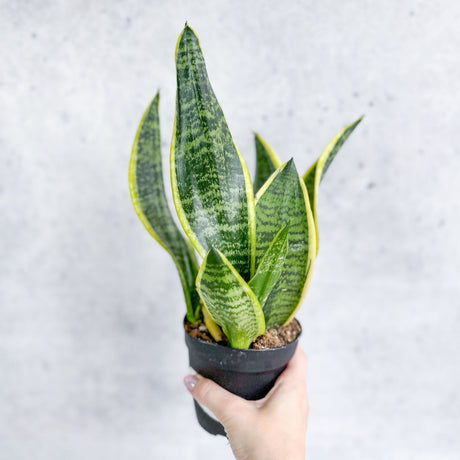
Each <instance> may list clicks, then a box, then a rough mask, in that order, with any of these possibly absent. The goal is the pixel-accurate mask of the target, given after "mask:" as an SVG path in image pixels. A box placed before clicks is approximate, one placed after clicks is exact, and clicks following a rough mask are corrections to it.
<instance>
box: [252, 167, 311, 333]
mask: <svg viewBox="0 0 460 460" xmlns="http://www.w3.org/2000/svg"><path fill="white" fill-rule="evenodd" d="M256 220H257V246H256V264H258V263H259V262H260V261H261V260H262V257H263V255H264V254H265V252H266V251H267V249H268V247H269V245H270V242H271V241H272V240H273V238H274V236H275V235H276V233H277V232H278V229H279V228H280V227H282V226H283V225H286V224H287V223H289V232H288V241H289V248H288V251H287V253H286V256H285V261H284V266H283V271H282V274H281V276H280V278H279V280H278V283H277V284H276V285H275V287H274V288H273V290H272V292H271V293H270V295H269V296H268V299H267V301H266V302H265V304H264V307H263V310H264V315H265V321H266V324H267V328H270V327H272V326H274V325H275V324H279V325H281V324H286V323H288V322H289V321H290V320H291V319H292V318H293V317H294V315H295V313H296V312H297V310H298V308H300V305H301V303H302V301H303V299H304V296H305V295H306V292H307V290H308V287H309V284H310V281H311V276H312V274H313V266H314V260H315V254H316V234H315V224H314V221H313V215H312V212H311V209H310V204H309V201H308V194H307V191H306V188H305V184H304V183H303V181H302V179H301V177H300V176H299V174H298V173H297V170H296V167H295V165H294V162H293V160H290V161H289V162H287V163H286V164H284V165H283V166H281V167H280V168H278V170H277V171H276V172H275V173H274V174H272V176H270V178H269V180H268V181H267V182H266V183H265V184H264V186H263V187H262V188H261V189H260V190H259V192H258V193H257V196H256Z"/></svg>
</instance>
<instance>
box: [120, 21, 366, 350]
mask: <svg viewBox="0 0 460 460" xmlns="http://www.w3.org/2000/svg"><path fill="white" fill-rule="evenodd" d="M175 56H176V75H177V96H176V114H175V120H174V130H173V136H172V142H171V152H170V174H171V186H172V196H173V201H174V205H175V209H176V212H177V216H178V220H179V222H180V224H181V226H182V228H183V231H184V233H185V236H184V233H183V232H181V231H180V230H179V228H178V227H177V225H176V223H175V220H174V219H173V217H172V215H171V211H170V209H169V207H168V203H167V198H166V193H165V188H164V182H163V170H162V159H161V140H160V123H159V114H158V111H159V110H158V109H159V101H160V96H159V94H157V95H156V96H155V97H154V99H153V101H152V102H151V103H150V105H149V106H148V108H147V110H146V111H145V113H144V116H143V117H142V120H141V123H140V125H139V128H138V131H137V134H136V137H135V140H134V146H133V149H132V155H131V161H130V168H129V185H130V192H131V198H132V201H133V204H134V208H135V210H136V212H137V214H138V216H139V218H140V219H141V221H142V223H143V224H144V226H145V227H146V229H147V230H148V231H149V233H150V234H151V235H152V236H153V237H154V238H155V239H156V240H157V241H158V242H159V243H160V244H161V245H162V246H163V247H164V248H165V249H166V251H168V253H169V254H170V255H171V257H172V258H173V260H174V262H175V264H176V266H177V269H178V271H179V276H180V280H181V283H182V289H183V291H184V296H185V301H186V305H187V319H188V321H190V322H191V323H195V322H197V321H200V320H203V321H204V322H205V324H206V325H207V327H208V330H209V332H210V333H211V335H212V336H213V337H214V338H215V339H216V340H217V341H219V340H220V339H221V338H222V332H223V333H225V334H226V336H227V338H228V343H229V345H230V346H231V347H234V348H248V347H249V346H250V345H251V343H252V342H253V341H254V340H255V339H256V338H257V337H258V336H260V335H262V334H264V333H265V331H266V329H268V328H270V327H272V326H274V325H276V324H278V325H283V324H287V323H289V322H290V321H291V320H292V319H293V318H294V315H295V314H296V312H297V310H298V309H299V307H300V306H301V304H302V302H303V299H304V297H305V295H306V293H307V290H308V287H309V285H310V282H311V278H312V274H313V268H314V265H315V258H316V255H317V252H318V225H317V211H316V206H317V194H318V188H319V184H320V181H321V180H322V179H323V177H324V175H325V173H326V171H327V169H328V168H329V166H330V164H331V162H332V160H333V159H334V157H335V156H336V154H337V152H338V151H339V149H340V147H341V146H342V145H343V143H344V142H345V141H346V139H347V138H348V136H349V135H350V134H351V133H352V131H353V130H354V129H355V128H356V126H357V125H358V124H359V122H360V121H361V118H360V119H358V120H357V121H355V122H354V123H352V124H350V125H349V126H347V127H346V128H344V129H343V130H342V131H340V132H339V133H338V134H337V135H336V136H335V137H334V139H333V140H332V141H331V143H330V144H329V145H328V146H327V147H326V149H325V150H324V152H323V153H322V154H321V155H320V157H319V158H318V159H317V161H316V162H315V163H313V165H312V166H311V167H310V168H309V169H308V170H307V172H306V173H305V174H304V176H303V177H302V176H300V175H299V173H298V172H297V169H296V166H295V164H294V161H293V160H292V159H291V160H289V161H288V162H286V163H283V162H282V161H281V160H280V158H279V157H278V155H277V154H276V153H275V152H274V150H273V149H272V148H271V147H270V146H269V145H268V144H267V142H266V141H265V140H263V139H262V137H261V136H260V135H258V134H256V136H255V143H256V155H257V157H256V165H257V168H256V175H255V180H254V185H253V183H252V181H251V178H250V174H249V171H248V168H247V166H246V163H245V161H244V159H243V157H242V155H241V153H240V151H239V150H238V147H237V146H236V144H235V142H234V140H233V138H232V135H231V133H230V130H229V128H228V125H227V122H226V121H225V117H224V114H223V112H222V109H221V107H220V105H219V103H218V101H217V98H216V96H215V94H214V91H213V89H212V87H211V84H210V82H209V78H208V74H207V71H206V66H205V61H204V57H203V53H202V50H201V46H200V42H199V40H198V37H197V35H196V34H195V32H194V31H193V30H192V29H191V28H190V27H189V26H188V25H187V24H186V25H185V28H184V30H183V31H182V33H181V34H180V36H179V39H178V42H177V47H176V54H175ZM255 192H257V193H256V194H254V193H255ZM196 254H198V256H199V258H200V260H202V262H201V265H200V264H199V263H198V259H197V257H196Z"/></svg>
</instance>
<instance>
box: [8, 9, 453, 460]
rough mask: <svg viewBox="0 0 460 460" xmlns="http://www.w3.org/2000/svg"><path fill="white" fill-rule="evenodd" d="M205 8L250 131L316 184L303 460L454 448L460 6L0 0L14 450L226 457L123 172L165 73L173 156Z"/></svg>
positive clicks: (241, 137)
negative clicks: (178, 98)
mask: <svg viewBox="0 0 460 460" xmlns="http://www.w3.org/2000/svg"><path fill="white" fill-rule="evenodd" d="M185 20H188V21H189V23H190V25H192V27H194V28H195V29H196V31H197V32H198V34H199V35H200V38H201V43H202V45H203V48H204V52H205V57H206V59H207V64H208V71H209V74H210V77H211V80H212V82H213V85H214V89H215V91H216V94H217V96H218V98H219V100H220V102H221V105H222V107H223V109H224V112H225V114H226V116H227V119H228V122H229V125H230V128H231V129H232V131H233V135H234V138H235V140H236V142H237V144H238V145H239V147H240V149H241V151H242V153H243V155H244V156H245V157H246V158H247V161H248V164H249V166H250V168H253V167H254V159H253V157H254V147H253V138H252V132H253V130H257V131H259V132H260V133H261V134H262V135H263V136H264V137H266V139H267V140H268V141H269V142H270V143H271V144H272V145H273V146H274V148H275V149H276V150H277V151H278V153H279V154H280V156H281V157H282V158H284V159H289V158H290V157H291V156H294V157H295V160H296V162H297V165H298V166H299V169H301V170H303V169H304V167H307V166H308V165H309V164H310V163H311V162H312V161H313V160H314V159H315V158H316V156H317V155H318V154H319V153H320V152H321V150H322V148H323V147H324V146H325V145H326V144H327V143H328V141H329V140H330V139H331V138H332V136H333V135H334V134H335V133H336V132H337V131H338V130H339V129H340V128H342V127H343V126H344V125H345V124H347V123H349V122H351V121H352V120H354V119H355V118H357V117H358V116H360V115H361V114H363V113H364V114H365V120H364V122H363V123H362V124H361V125H360V126H359V128H358V129H357V130H356V132H355V133H354V134H353V135H352V137H351V138H350V140H349V141H348V142H347V144H346V146H345V147H344V148H343V150H342V151H341V153H340V154H339V157H337V160H336V162H335V163H334V165H333V166H332V167H331V169H330V172H329V173H328V176H327V178H326V180H325V181H324V183H323V184H322V188H321V194H320V198H319V225H320V233H321V248H320V253H319V258H318V262H317V267H316V273H315V276H314V279H313V284H312V288H311V291H310V293H309V295H308V296H307V299H306V301H305V304H304V307H303V309H302V310H301V312H300V313H299V319H300V320H301V322H302V323H303V325H304V335H303V338H302V344H303V346H304V348H305V349H306V351H307V354H308V355H309V389H310V390H309V391H310V399H311V406H312V410H311V417H310V426H309V431H308V435H307V441H308V453H309V455H308V458H311V459H318V460H329V459H337V458H341V459H343V460H345V459H364V458H366V459H373V460H379V459H398V460H402V459H414V458H417V459H418V460H425V459H426V460H428V459H430V460H432V459H437V460H439V459H445V460H456V459H458V458H459V455H460V454H459V452H460V436H459V432H460V390H459V388H460V370H459V366H460V360H459V356H458V353H459V348H460V332H459V326H460V302H459V297H460V288H459V259H460V247H459V240H458V238H459V235H460V223H459V205H458V200H459V198H458V197H459V196H460V184H459V182H460V181H459V172H460V167H459V166H460V164H459V163H460V147H459V146H460V142H459V141H460V136H459V131H460V83H459V82H460V51H459V50H460V32H459V29H458V24H459V23H460V3H459V2H457V1H455V0H452V1H439V2H434V1H407V0H404V1H373V2H371V1H349V2H340V1H338V0H335V1H333V0H327V1H322V2H315V1H302V2H298V1H289V2H285V4H284V5H282V4H281V2H278V1H267V0H265V1H251V2H246V1H237V0H234V1H228V2H227V1H220V2H217V1H211V0H202V1H200V2H180V1H168V2H166V1H165V2H159V1H151V2H148V1H143V2H141V1H137V2H135V1H133V2H124V1H117V2H108V1H107V2H102V1H73V2H65V1H62V2H52V1H36V2H26V1H14V2H13V1H11V2H7V1H2V2H0V31H1V32H0V36H1V49H2V51H1V60H0V156H1V166H0V222H1V224H0V238H1V244H0V459H1V460H29V459H34V460H58V459H59V460H60V459H66V460H76V459H85V460H93V459H94V460H96V459H97V460H105V459H117V460H128V459H129V460H146V459H184V460H185V459H213V458H219V459H220V460H224V459H230V458H232V456H231V453H230V450H229V447H228V446H227V443H226V440H224V439H222V438H213V437H211V436H208V435H207V434H205V433H204V432H202V431H201V430H200V429H199V428H198V426H197V424H196V422H195V420H194V415H193V407H192V402H191V399H190V397H189V395H188V394H187V392H186V390H185V389H184V387H183V384H182V377H183V375H185V374H186V373H187V356H186V349H185V345H184V342H183V337H182V334H183V333H182V331H181V320H182V317H183V315H184V312H185V306H184V301H183V298H182V293H181V290H180V287H179V280H178V276H177V274H176V272H175V268H174V266H173V263H172V262H171V260H170V259H169V257H168V255H167V254H166V253H165V251H164V250H162V249H161V248H160V246H158V245H157V244H156V243H155V242H154V241H153V240H152V238H151V237H150V236H149V235H148V234H147V232H146V231H145V230H144V229H143V227H142V225H141V223H140V222H139V221H138V219H137V217H136V215H135V212H134V210H133V208H132V205H131V202H130V198H129V192H128V185H127V168H128V161H129V155H130V148H131V144H132V141H133V138H134V134H135V131H136V128H137V125H138V122H139V120H140V117H141V115H142V112H143V110H144V108H145V107H146V105H147V104H148V102H149V101H150V99H151V98H152V97H153V95H154V93H155V92H156V90H157V89H158V88H160V89H161V94H162V96H161V97H162V100H161V117H162V134H163V147H164V157H165V161H166V159H167V153H168V150H169V141H170V138H171V133H172V121H173V115H174V94H175V75H174V47H175V43H176V38H177V36H178V35H179V33H180V31H181V28H182V26H183V23H184V21H185Z"/></svg>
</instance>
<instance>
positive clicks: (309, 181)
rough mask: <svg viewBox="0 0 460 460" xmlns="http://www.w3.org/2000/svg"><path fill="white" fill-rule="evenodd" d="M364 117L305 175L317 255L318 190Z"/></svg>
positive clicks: (331, 146) (339, 136)
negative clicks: (339, 152)
mask: <svg viewBox="0 0 460 460" xmlns="http://www.w3.org/2000/svg"><path fill="white" fill-rule="evenodd" d="M362 119H363V117H361V118H359V119H358V120H356V121H355V122H353V123H351V124H350V125H348V126H346V127H345V128H343V129H342V130H341V131H340V132H339V133H338V134H337V135H336V136H335V137H334V139H332V141H331V142H330V143H329V144H328V146H327V147H326V148H325V149H324V151H323V153H322V154H321V156H320V157H319V158H318V160H316V162H315V163H314V164H313V165H312V166H311V167H310V169H309V170H308V171H307V172H306V173H305V174H304V176H303V180H304V182H305V185H306V187H307V191H308V196H309V199H310V205H311V207H312V211H313V218H314V219H315V229H316V253H318V249H319V234H318V219H317V214H316V203H317V196H318V189H319V184H320V182H321V180H322V179H323V177H324V175H325V174H326V171H327V170H328V169H329V166H330V165H331V163H332V161H333V160H334V158H335V156H336V155H337V153H338V151H339V150H340V148H341V147H342V145H343V144H344V143H345V141H346V140H347V139H348V137H349V136H350V134H351V133H352V132H353V130H354V129H355V128H356V127H357V126H358V125H359V123H360V122H361V120H362Z"/></svg>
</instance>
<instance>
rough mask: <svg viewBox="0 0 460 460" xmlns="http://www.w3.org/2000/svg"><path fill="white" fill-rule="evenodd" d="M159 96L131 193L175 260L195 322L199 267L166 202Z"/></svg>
mask: <svg viewBox="0 0 460 460" xmlns="http://www.w3.org/2000/svg"><path fill="white" fill-rule="evenodd" d="M159 102H160V95H159V93H158V94H157V95H156V96H155V98H154V99H153V101H152V102H151V104H150V105H149V107H148V108H147V110H146V111H145V113H144V116H143V117H142V120H141V123H140V125H139V128H138V130H137V134H136V138H135V140H134V145H133V150H132V154H131V161H130V165H129V189H130V192H131V199H132V202H133V204H134V209H135V210H136V213H137V215H138V216H139V218H140V220H141V221H142V223H143V224H144V226H145V228H146V229H147V230H148V232H149V233H150V234H151V235H152V236H153V237H154V238H155V239H156V240H157V241H158V242H159V243H160V244H161V246H163V247H164V248H165V249H166V251H168V253H169V254H170V255H171V257H172V258H173V260H174V262H175V264H176V266H177V269H178V271H179V275H180V280H181V282H182V288H183V290H184V295H185V301H186V304H187V319H188V320H189V321H190V322H192V323H193V322H195V321H196V320H197V319H198V315H199V312H200V299H199V296H198V293H197V292H196V288H195V279H196V275H197V273H198V264H197V261H196V257H195V252H194V250H193V247H192V246H191V245H190V243H189V242H188V241H187V240H186V239H185V238H184V237H183V236H182V234H181V233H180V231H179V229H178V228H177V226H176V224H175V222H174V220H173V218H172V215H171V211H170V209H169V207H168V203H167V200H166V195H165V190H164V183H163V171H162V161H161V139H160V119H159V114H158V106H159Z"/></svg>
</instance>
